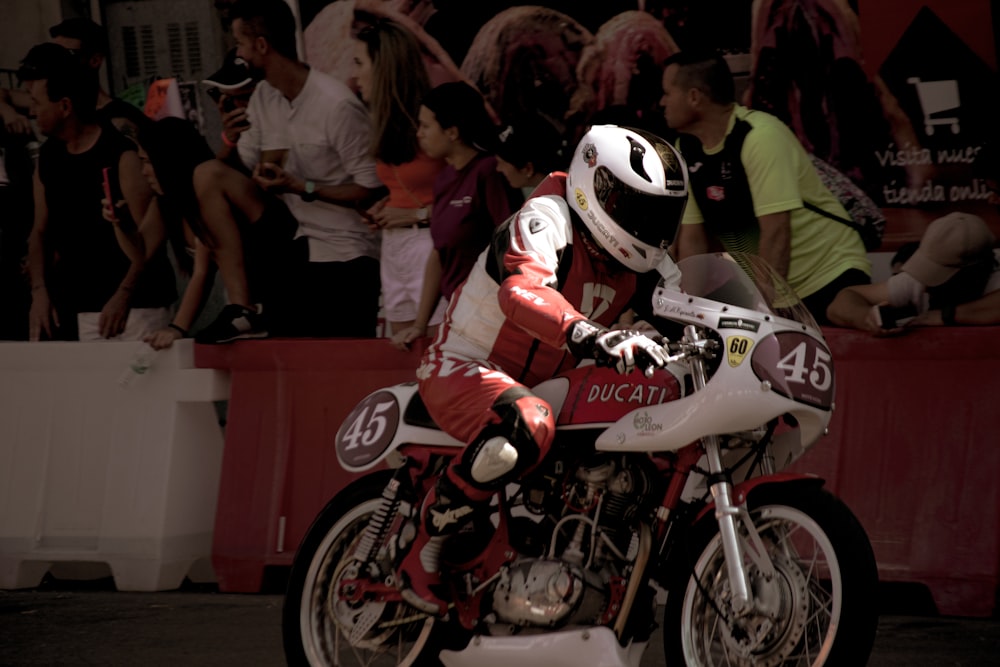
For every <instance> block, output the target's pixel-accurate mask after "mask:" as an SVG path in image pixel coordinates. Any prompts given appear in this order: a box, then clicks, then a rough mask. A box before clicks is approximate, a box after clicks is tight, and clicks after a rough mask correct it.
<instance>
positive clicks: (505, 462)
mask: <svg viewBox="0 0 1000 667" xmlns="http://www.w3.org/2000/svg"><path fill="white" fill-rule="evenodd" d="M517 459H518V455H517V449H515V448H514V445H512V444H510V441H508V440H507V438H505V437H503V436H502V435H495V436H493V437H492V438H490V439H489V440H487V441H486V442H484V443H482V444H481V445H480V446H479V447H477V448H476V452H475V454H474V455H473V457H472V461H471V462H470V465H469V474H470V475H471V477H472V481H474V482H476V483H477V484H489V483H490V482H495V481H497V480H498V479H500V478H501V477H503V476H504V475H507V474H509V473H511V472H513V471H514V468H515V467H517Z"/></svg>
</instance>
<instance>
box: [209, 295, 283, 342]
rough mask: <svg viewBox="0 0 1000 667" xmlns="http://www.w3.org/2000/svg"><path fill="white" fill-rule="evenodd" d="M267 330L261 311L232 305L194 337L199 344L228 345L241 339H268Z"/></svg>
mask: <svg viewBox="0 0 1000 667" xmlns="http://www.w3.org/2000/svg"><path fill="white" fill-rule="evenodd" d="M266 337H267V329H266V328H265V326H264V321H263V316H262V315H261V314H260V311H259V310H253V309H250V308H247V307H245V306H239V305H236V304H235V303H231V304H229V305H228V306H226V307H225V308H223V309H222V312H221V313H219V316H218V317H216V318H215V321H214V322H212V323H211V324H209V325H208V326H207V327H205V328H204V329H202V330H201V331H199V332H198V334H197V335H196V336H195V337H194V339H195V341H196V342H198V343H209V344H212V343H228V342H230V341H234V340H239V339H241V338H266Z"/></svg>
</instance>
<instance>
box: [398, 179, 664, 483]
mask: <svg viewBox="0 0 1000 667" xmlns="http://www.w3.org/2000/svg"><path fill="white" fill-rule="evenodd" d="M581 228H582V222H580V221H579V220H577V222H576V223H574V222H573V216H571V213H570V209H569V206H568V205H567V203H566V175H565V174H561V173H555V174H552V175H550V176H549V177H548V178H547V179H546V180H545V181H543V182H542V184H541V185H539V186H538V188H537V189H536V190H535V192H534V193H533V194H532V197H531V198H530V199H529V200H528V201H527V202H525V204H524V206H523V207H522V208H521V210H520V211H519V212H518V213H517V214H515V215H514V216H512V217H511V218H510V219H509V220H507V222H505V223H504V224H503V225H501V226H500V227H498V229H497V233H496V234H495V235H494V238H493V241H492V242H491V244H490V246H489V247H487V249H486V250H485V251H484V252H483V253H482V254H481V255H480V256H479V259H478V261H477V262H476V264H475V266H474V267H473V269H472V272H471V273H470V274H469V277H468V278H467V279H466V281H465V283H464V284H463V285H462V286H461V287H460V288H459V289H458V291H456V292H455V294H454V295H453V296H452V299H451V302H450V304H449V307H448V310H447V313H446V315H445V320H444V323H443V325H442V326H441V329H440V331H439V333H438V336H437V338H436V339H435V341H434V343H433V344H432V345H431V346H430V347H429V348H428V350H427V352H426V354H425V356H424V358H423V360H422V363H421V366H420V368H419V369H418V371H417V377H418V378H419V380H420V395H421V397H422V398H423V400H424V403H425V404H426V406H427V409H428V411H429V413H430V415H431V417H433V418H434V420H435V421H436V422H437V424H438V425H439V426H440V427H441V428H442V429H444V430H445V431H446V432H448V433H449V434H451V435H452V436H454V437H456V438H459V439H461V440H463V441H465V442H467V443H471V446H469V447H466V449H465V451H464V452H463V455H462V456H460V457H457V458H456V460H455V462H454V463H453V464H452V466H451V467H450V468H449V470H448V477H449V479H450V480H451V481H452V482H454V483H455V484H456V485H457V486H458V487H459V488H460V489H462V491H463V492H464V493H465V494H466V495H467V496H468V497H469V498H470V499H471V500H485V499H486V498H488V497H489V495H490V494H491V493H493V491H495V490H496V489H497V488H500V486H502V485H503V484H506V483H507V482H509V481H510V479H511V478H513V477H519V476H520V475H522V474H523V473H525V472H526V471H527V470H529V469H531V468H533V467H535V466H536V465H537V464H538V463H539V462H540V461H541V460H542V459H543V458H544V457H545V454H546V453H547V452H548V449H549V446H550V445H551V443H552V439H553V437H554V435H555V415H553V414H552V409H551V407H550V406H549V405H548V404H547V403H546V402H545V401H543V400H541V399H540V398H538V397H536V396H534V395H533V394H532V393H531V391H530V390H529V387H532V386H534V385H535V384H538V383H539V382H542V381H543V380H547V379H550V378H552V377H554V376H555V375H557V374H558V373H560V372H561V371H564V370H566V369H569V368H572V367H574V366H576V365H577V363H578V362H579V359H577V358H575V357H574V356H573V355H572V354H570V352H569V351H568V349H567V348H566V334H567V332H568V331H569V329H570V328H571V326H572V325H573V323H574V322H576V321H577V320H582V319H589V320H591V321H594V322H597V323H599V324H601V325H604V326H606V327H610V326H611V325H612V324H614V323H615V321H616V320H617V319H618V317H619V316H620V315H621V313H622V312H624V311H625V310H626V309H627V308H629V307H630V305H631V303H632V300H633V297H635V296H636V291H637V285H638V282H639V280H638V276H637V274H635V273H634V272H632V271H630V270H628V269H627V268H625V267H624V266H623V265H621V264H619V263H617V262H615V261H614V260H612V259H610V258H608V257H606V256H604V255H603V253H600V252H594V251H593V250H592V249H588V244H593V241H588V240H586V238H587V237H585V236H584V232H581ZM590 248H593V246H592V245H591V246H590ZM658 269H659V274H660V275H663V276H665V277H668V278H669V279H671V280H677V279H679V275H680V274H679V272H678V270H677V268H676V266H675V265H674V264H673V262H672V261H671V260H670V259H669V258H665V259H664V261H663V263H662V264H661V266H660V267H658ZM657 277H658V276H657ZM646 282H650V281H643V283H646ZM651 284H655V280H653V281H651ZM643 291H646V290H643ZM641 298H645V300H646V306H647V308H648V304H649V300H650V298H651V290H650V291H649V293H648V294H644V295H642V297H641ZM491 431H493V432H492V433H490V432H491ZM484 433H486V434H490V435H497V434H501V435H503V436H504V437H506V438H507V439H508V440H509V442H510V443H511V444H512V445H513V446H514V447H515V449H517V452H518V463H517V467H516V468H515V470H514V471H513V472H512V474H511V475H507V476H505V477H504V478H503V479H500V480H497V484H491V485H489V488H484V486H483V485H480V484H476V483H475V482H474V481H472V478H471V476H470V475H469V465H471V461H472V460H474V457H475V454H476V452H475V451H471V450H474V449H476V447H477V443H478V444H481V443H482V442H483V441H484V440H485V439H486V437H484Z"/></svg>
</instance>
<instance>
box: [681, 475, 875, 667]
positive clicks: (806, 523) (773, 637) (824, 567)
mask: <svg viewBox="0 0 1000 667" xmlns="http://www.w3.org/2000/svg"><path fill="white" fill-rule="evenodd" d="M748 510H749V512H750V517H751V519H752V521H753V524H754V526H755V527H756V529H757V531H758V534H759V535H760V538H761V540H762V542H763V544H764V546H765V548H766V551H767V554H768V556H769V557H770V559H771V562H772V564H773V566H774V570H775V576H773V577H770V578H767V577H765V576H764V575H763V574H762V573H761V572H760V571H759V570H758V569H757V568H756V567H754V566H753V565H752V564H751V562H750V561H749V560H748V559H745V563H744V564H745V568H746V569H747V571H748V574H749V580H750V589H751V593H752V608H751V609H750V610H749V612H747V613H743V614H740V615H737V614H736V613H735V612H734V611H733V608H732V605H731V604H730V599H731V594H730V586H729V579H728V577H727V575H726V563H725V557H724V555H723V552H722V545H721V541H720V537H719V532H718V524H717V522H716V521H715V519H714V516H712V515H711V514H710V515H709V516H708V517H706V519H704V520H702V521H701V522H700V523H699V525H698V526H696V527H695V528H694V529H693V530H692V535H691V537H692V539H691V540H690V543H689V544H688V545H687V548H686V549H685V548H683V547H682V548H680V549H678V550H677V552H678V553H677V554H676V555H675V556H674V557H673V558H671V560H670V562H669V563H668V564H667V570H666V572H667V573H668V577H670V582H669V585H668V594H667V605H666V609H665V612H664V650H665V652H666V662H667V664H668V665H687V666H688V667H716V666H718V667H722V666H725V667H792V666H794V667H859V666H861V665H865V664H866V663H867V661H868V656H869V654H870V653H871V649H872V646H873V644H874V641H875V631H876V628H877V625H878V614H877V611H876V605H875V594H876V588H877V585H878V570H877V568H876V565H875V557H874V554H873V553H872V548H871V544H870V543H869V541H868V537H867V535H866V534H865V532H864V529H863V528H862V527H861V524H860V523H859V522H858V520H857V519H856V518H855V517H854V515H853V514H852V513H851V511H850V510H849V509H848V508H847V506H846V505H844V504H843V503H842V502H841V501H840V500H838V499H837V498H836V497H834V496H833V495H832V494H830V493H828V492H827V491H824V490H823V489H820V488H815V489H810V488H803V487H802V486H799V485H777V486H772V487H762V488H760V489H758V490H757V491H756V493H754V494H751V497H750V499H749V502H748Z"/></svg>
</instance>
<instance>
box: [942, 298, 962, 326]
mask: <svg viewBox="0 0 1000 667" xmlns="http://www.w3.org/2000/svg"><path fill="white" fill-rule="evenodd" d="M956 308H957V306H956V305H955V304H953V303H949V304H947V305H945V306H943V307H942V308H941V321H942V322H944V324H945V325H946V326H949V327H953V326H955V325H956V324H958V323H957V322H955V309H956Z"/></svg>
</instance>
